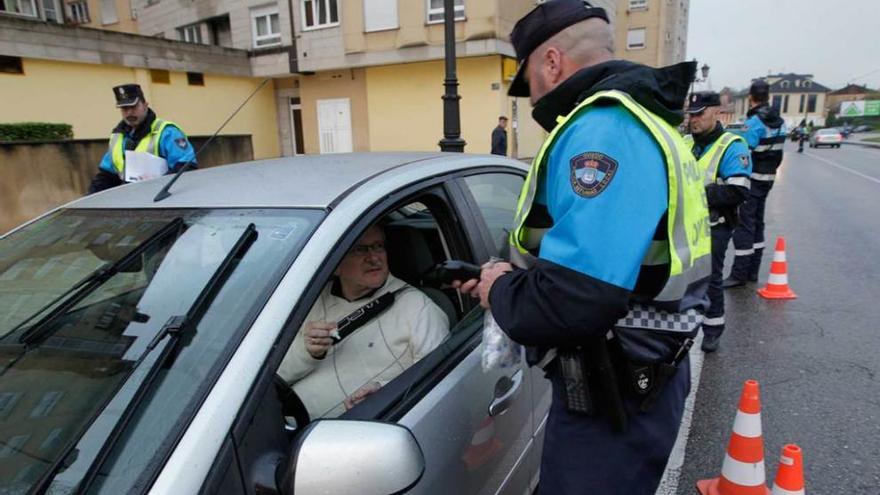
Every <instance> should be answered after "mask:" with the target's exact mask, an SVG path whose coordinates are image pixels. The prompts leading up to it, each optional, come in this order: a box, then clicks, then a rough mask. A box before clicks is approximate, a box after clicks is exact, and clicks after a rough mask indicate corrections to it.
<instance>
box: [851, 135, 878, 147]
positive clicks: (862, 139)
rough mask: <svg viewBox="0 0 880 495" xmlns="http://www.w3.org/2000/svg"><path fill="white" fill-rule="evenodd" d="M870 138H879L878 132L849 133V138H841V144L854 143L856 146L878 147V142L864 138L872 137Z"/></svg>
mask: <svg viewBox="0 0 880 495" xmlns="http://www.w3.org/2000/svg"><path fill="white" fill-rule="evenodd" d="M872 138H878V139H880V133H877V132H866V133H859V134H850V135H849V139H844V140H843V144H854V145H856V146H867V147H869V148H880V142H870V141H866V139H872Z"/></svg>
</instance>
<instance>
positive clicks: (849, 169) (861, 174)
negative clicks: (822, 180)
mask: <svg viewBox="0 0 880 495" xmlns="http://www.w3.org/2000/svg"><path fill="white" fill-rule="evenodd" d="M804 154H805V155H807V156H809V157H811V158H815V159H816V160H819V161H820V162H825V163H827V164H828V165H831V166H832V167H837V168H839V169H841V170H844V171H847V172H849V173H851V174H854V175H858V176H859V177H861V178H863V179H868V180H869V181H871V182H876V183H877V184H880V179H878V178H876V177H871V176H870V175H865V174H863V173H861V172H857V171H855V170H853V169H851V168H848V167H844V166H843V165H840V164H837V163H835V162H832V161H831V160H828V159H826V158H822V157H821V156H818V155H814V154H812V153H804Z"/></svg>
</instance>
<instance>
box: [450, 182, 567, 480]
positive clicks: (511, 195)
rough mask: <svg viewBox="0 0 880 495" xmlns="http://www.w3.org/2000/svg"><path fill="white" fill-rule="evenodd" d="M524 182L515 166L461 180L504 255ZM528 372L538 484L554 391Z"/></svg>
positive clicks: (532, 462)
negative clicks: (512, 168) (546, 426)
mask: <svg viewBox="0 0 880 495" xmlns="http://www.w3.org/2000/svg"><path fill="white" fill-rule="evenodd" d="M523 182H524V175H523V172H520V171H515V170H511V169H497V170H484V171H480V172H476V173H473V174H470V175H467V176H465V177H463V178H462V179H461V180H460V181H459V185H460V187H461V188H462V192H463V194H464V196H465V199H466V200H467V201H468V202H469V203H470V206H469V207H468V209H469V211H474V212H479V220H482V224H483V225H482V231H483V237H484V239H485V242H486V244H487V249H489V250H490V252H491V253H492V254H493V255H496V256H499V257H502V258H504V257H505V254H506V253H507V250H508V235H509V234H510V230H511V229H512V224H513V217H514V215H515V213H516V205H517V201H518V199H519V194H520V191H521V189H522V186H523ZM526 376H527V380H529V382H530V385H531V404H532V442H531V444H530V449H529V477H530V484H531V485H532V486H535V485H537V482H538V477H539V474H540V467H541V453H542V450H543V445H544V427H545V425H546V423H547V415H548V413H549V411H550V401H551V398H552V391H551V388H550V381H549V380H547V378H545V376H544V371H543V370H542V369H540V368H535V367H526Z"/></svg>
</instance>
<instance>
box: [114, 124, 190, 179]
mask: <svg viewBox="0 0 880 495" xmlns="http://www.w3.org/2000/svg"><path fill="white" fill-rule="evenodd" d="M169 125H173V126H175V127H177V124H175V123H174V122H169V121H167V120H162V119H156V120H154V121H153V125H151V126H150V133H149V134H147V135H146V136H144V137H143V138H141V140H140V141H138V143H137V146H135V147H134V151H139V152H144V153H149V154H151V155H156V156H159V138H161V137H162V131H164V130H165V128H166V127H167V126H169ZM178 129H179V127H178ZM123 138H124V134H122V133H120V132H114V133H113V134H111V135H110V158H112V159H113V168H115V169H116V173H117V174H119V178H120V179H122V180H125V144H124V143H125V139H123Z"/></svg>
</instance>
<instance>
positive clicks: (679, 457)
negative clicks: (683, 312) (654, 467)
mask: <svg viewBox="0 0 880 495" xmlns="http://www.w3.org/2000/svg"><path fill="white" fill-rule="evenodd" d="M702 343H703V332H700V335H699V336H698V337H697V339H696V341H694V345H693V347H691V352H690V358H691V359H690V360H691V392H690V393H689V394H688V396H687V400H686V401H685V403H684V415H683V416H682V418H681V426H680V427H679V428H678V437H676V439H675V445H674V446H673V447H672V454H671V455H670V456H669V462H667V463H666V471H665V472H664V473H663V479H661V480H660V486H659V487H658V488H657V492H656V493H655V495H676V494H677V493H678V479H679V478H680V477H681V468H682V466H684V454H685V452H686V450H687V443H688V437H689V436H690V434H691V421H692V420H693V418H694V403H695V402H696V398H697V389H699V388H700V375H701V374H702V372H703V351H701V350H700V345H701V344H702Z"/></svg>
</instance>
